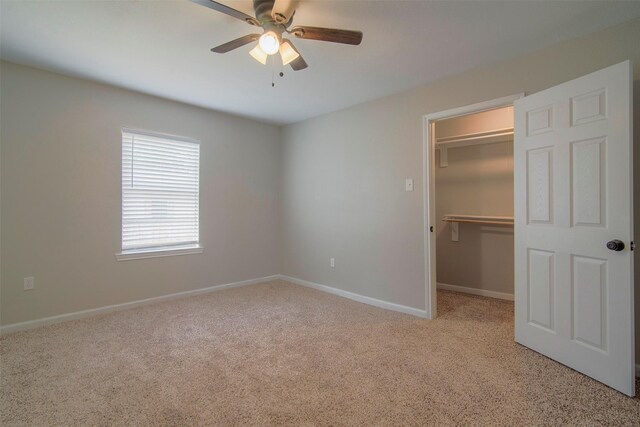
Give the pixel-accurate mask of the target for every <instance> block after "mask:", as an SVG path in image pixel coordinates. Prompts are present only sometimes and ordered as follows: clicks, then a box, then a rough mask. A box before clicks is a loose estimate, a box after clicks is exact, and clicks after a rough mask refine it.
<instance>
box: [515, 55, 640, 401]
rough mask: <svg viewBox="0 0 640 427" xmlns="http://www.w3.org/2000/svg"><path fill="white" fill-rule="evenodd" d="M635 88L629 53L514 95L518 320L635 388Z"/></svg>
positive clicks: (540, 344) (520, 327)
mask: <svg viewBox="0 0 640 427" xmlns="http://www.w3.org/2000/svg"><path fill="white" fill-rule="evenodd" d="M631 99H632V98H631V64H630V63H629V62H628V61H627V62H624V63H621V64H617V65H614V66H612V67H609V68H606V69H604V70H601V71H598V72H595V73H592V74H589V75H587V76H584V77H581V78H578V79H576V80H572V81H570V82H567V83H564V84H562V85H559V86H556V87H554V88H551V89H547V90H545V91H542V92H538V93H536V94H533V95H530V96H527V97H524V98H522V99H520V100H518V101H516V102H515V115H516V120H515V145H514V162H515V164H514V176H515V194H516V199H515V204H516V206H515V268H516V273H515V274H516V277H515V279H516V280H515V314H516V323H515V332H516V341H517V342H519V343H521V344H523V345H525V346H527V347H530V348H532V349H533V350H536V351H538V352H540V353H542V354H545V355H546V356H548V357H550V358H552V359H555V360H557V361H559V362H561V363H563V364H565V365H568V366H570V367H572V368H574V369H576V370H578V371H580V372H583V373H585V374H587V375H589V376H591V377H593V378H595V379H597V380H599V381H602V382H603V383H605V384H607V385H609V386H611V387H613V388H616V389H617V390H620V391H622V392H623V393H626V394H629V395H634V394H635V388H634V379H635V369H634V367H635V361H634V357H635V356H634V324H633V322H634V316H633V252H632V251H631V250H630V242H631V240H632V238H633V237H632V236H633V228H632V223H633V215H632V200H633V199H632V194H633V193H632V190H633V189H632V163H631V161H632V160H631V159H632V157H633V156H632V145H631V135H632V132H631V124H632V122H631ZM613 239H619V240H622V241H623V242H624V243H625V249H624V250H622V251H612V250H609V249H607V247H606V244H607V242H608V241H610V240H613Z"/></svg>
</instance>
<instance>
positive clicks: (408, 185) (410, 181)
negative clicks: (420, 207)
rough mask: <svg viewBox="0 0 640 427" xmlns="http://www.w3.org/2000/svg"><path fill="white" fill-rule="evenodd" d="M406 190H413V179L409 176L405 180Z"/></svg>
mask: <svg viewBox="0 0 640 427" xmlns="http://www.w3.org/2000/svg"><path fill="white" fill-rule="evenodd" d="M404 190H405V191H413V179H411V178H407V179H405V180H404Z"/></svg>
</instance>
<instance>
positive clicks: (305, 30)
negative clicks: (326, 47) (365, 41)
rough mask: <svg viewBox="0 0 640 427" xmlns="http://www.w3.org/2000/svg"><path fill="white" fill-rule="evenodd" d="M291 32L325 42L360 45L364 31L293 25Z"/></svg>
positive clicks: (301, 36)
mask: <svg viewBox="0 0 640 427" xmlns="http://www.w3.org/2000/svg"><path fill="white" fill-rule="evenodd" d="M289 33H291V34H293V35H294V36H296V37H298V38H300V39H311V40H322V41H325V42H333V43H344V44H352V45H359V44H360V42H361V41H362V31H350V30H338V29H335V28H320V27H293V28H292V29H291V30H289Z"/></svg>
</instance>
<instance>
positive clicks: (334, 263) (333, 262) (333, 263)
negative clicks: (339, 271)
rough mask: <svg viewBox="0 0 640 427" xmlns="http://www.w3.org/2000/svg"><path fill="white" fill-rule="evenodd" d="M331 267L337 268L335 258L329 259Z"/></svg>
mask: <svg viewBox="0 0 640 427" xmlns="http://www.w3.org/2000/svg"><path fill="white" fill-rule="evenodd" d="M329 265H330V266H331V268H335V267H336V259H335V258H329Z"/></svg>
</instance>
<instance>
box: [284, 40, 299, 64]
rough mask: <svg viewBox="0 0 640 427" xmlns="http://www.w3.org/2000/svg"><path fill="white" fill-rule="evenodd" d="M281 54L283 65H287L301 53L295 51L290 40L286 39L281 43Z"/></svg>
mask: <svg viewBox="0 0 640 427" xmlns="http://www.w3.org/2000/svg"><path fill="white" fill-rule="evenodd" d="M280 56H281V57H282V65H287V64H288V63H290V62H291V61H293V60H295V59H296V58H298V57H299V56H300V54H299V53H298V52H296V51H295V49H294V48H293V47H292V46H291V44H290V43H289V42H288V41H284V42H282V44H281V45H280Z"/></svg>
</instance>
